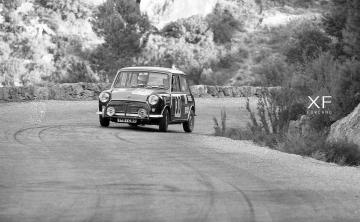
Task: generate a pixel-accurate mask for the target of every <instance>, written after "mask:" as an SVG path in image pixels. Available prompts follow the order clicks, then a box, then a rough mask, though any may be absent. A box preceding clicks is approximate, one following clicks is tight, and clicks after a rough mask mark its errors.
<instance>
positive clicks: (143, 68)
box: [120, 66, 185, 75]
mask: <svg viewBox="0 0 360 222" xmlns="http://www.w3.org/2000/svg"><path fill="white" fill-rule="evenodd" d="M120 71H150V72H167V73H173V74H181V75H185V73H184V72H182V71H180V70H178V69H170V68H164V67H151V66H134V67H125V68H122V69H120Z"/></svg>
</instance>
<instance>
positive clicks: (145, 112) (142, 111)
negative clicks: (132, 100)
mask: <svg viewBox="0 0 360 222" xmlns="http://www.w3.org/2000/svg"><path fill="white" fill-rule="evenodd" d="M138 115H139V117H140V118H145V117H146V116H147V111H146V109H143V108H141V109H139V111H138Z"/></svg>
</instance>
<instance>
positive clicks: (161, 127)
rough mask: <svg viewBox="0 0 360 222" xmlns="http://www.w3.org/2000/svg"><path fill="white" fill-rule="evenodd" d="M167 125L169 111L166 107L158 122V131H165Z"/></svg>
mask: <svg viewBox="0 0 360 222" xmlns="http://www.w3.org/2000/svg"><path fill="white" fill-rule="evenodd" d="M168 126H169V111H168V110H167V109H165V110H164V113H163V117H162V118H161V120H160V122H159V131H160V132H167V130H168Z"/></svg>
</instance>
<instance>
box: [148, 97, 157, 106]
mask: <svg viewBox="0 0 360 222" xmlns="http://www.w3.org/2000/svg"><path fill="white" fill-rule="evenodd" d="M158 102H159V97H158V96H157V95H151V96H149V103H150V105H156V104H157V103H158Z"/></svg>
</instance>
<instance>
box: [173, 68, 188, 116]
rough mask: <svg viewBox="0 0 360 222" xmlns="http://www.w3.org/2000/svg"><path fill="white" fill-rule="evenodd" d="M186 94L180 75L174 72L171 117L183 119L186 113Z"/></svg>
mask: <svg viewBox="0 0 360 222" xmlns="http://www.w3.org/2000/svg"><path fill="white" fill-rule="evenodd" d="M185 97H186V94H184V93H183V92H182V91H181V87H180V79H179V75H176V74H173V75H172V79H171V119H172V120H174V121H179V120H183V119H184V118H185V116H186V114H185V103H186V101H187V100H186V99H185Z"/></svg>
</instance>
